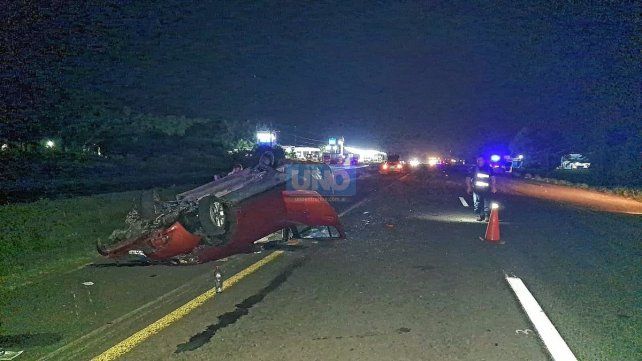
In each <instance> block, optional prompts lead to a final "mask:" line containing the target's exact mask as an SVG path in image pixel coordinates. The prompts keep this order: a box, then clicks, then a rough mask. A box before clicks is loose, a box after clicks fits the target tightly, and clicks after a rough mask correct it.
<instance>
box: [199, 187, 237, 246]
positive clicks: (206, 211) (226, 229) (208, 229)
mask: <svg viewBox="0 0 642 361" xmlns="http://www.w3.org/2000/svg"><path fill="white" fill-rule="evenodd" d="M198 220H199V223H200V225H201V227H202V228H203V231H204V232H205V234H206V235H207V236H209V237H212V236H215V237H219V238H224V237H222V236H224V235H226V234H230V233H232V232H231V231H232V227H234V225H235V224H236V217H235V212H234V209H233V208H232V207H230V206H229V205H228V204H227V203H225V202H224V201H223V200H222V199H220V198H218V197H216V196H214V195H210V196H207V197H204V198H202V199H201V200H200V201H199V202H198Z"/></svg>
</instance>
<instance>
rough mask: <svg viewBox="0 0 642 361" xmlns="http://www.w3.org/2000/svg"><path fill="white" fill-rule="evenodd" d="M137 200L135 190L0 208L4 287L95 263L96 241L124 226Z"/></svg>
mask: <svg viewBox="0 0 642 361" xmlns="http://www.w3.org/2000/svg"><path fill="white" fill-rule="evenodd" d="M137 196H138V192H136V191H133V192H123V193H111V194H102V195H96V196H90V197H75V198H69V199H57V200H49V199H43V200H39V201H36V202H32V203H28V204H10V205H5V206H1V207H0V222H1V223H2V229H3V231H2V232H0V265H1V266H0V280H1V281H2V287H3V288H9V289H10V288H14V287H18V286H20V285H22V284H24V283H26V282H30V281H33V280H37V279H39V278H40V277H42V276H44V275H46V274H49V273H57V272H64V271H66V270H69V269H73V268H75V267H79V266H81V265H83V264H85V263H87V262H89V261H91V260H92V259H94V258H95V257H96V255H97V253H96V248H95V242H96V240H97V239H103V238H106V237H107V236H109V234H111V232H112V231H113V230H114V229H116V228H118V227H121V226H123V225H124V219H125V215H126V214H127V212H128V211H129V209H130V207H131V206H132V204H133V201H134V199H135V198H136V197H137Z"/></svg>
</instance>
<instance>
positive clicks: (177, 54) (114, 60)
mask: <svg viewBox="0 0 642 361" xmlns="http://www.w3.org/2000/svg"><path fill="white" fill-rule="evenodd" d="M529 4H531V5H521V6H516V5H514V4H513V2H505V3H501V4H499V3H497V4H494V5H493V4H487V2H480V3H478V4H476V5H474V4H473V2H470V1H461V2H457V3H455V4H452V3H451V2H404V3H398V2H385V1H380V2H368V3H367V4H365V3H362V2H356V3H354V4H353V3H350V2H346V1H340V2H336V3H332V4H330V3H325V2H324V3H322V4H305V5H303V4H296V3H295V2H292V3H287V4H286V5H281V6H278V5H273V4H268V3H259V4H256V3H246V4H245V5H239V4H232V3H227V2H214V3H211V4H204V3H202V2H200V1H194V2H191V3H188V2H184V1H169V2H164V3H163V5H158V4H154V5H151V4H150V5H140V4H138V5H135V6H133V5H117V6H110V7H101V8H95V9H93V10H92V11H91V13H92V14H93V15H92V17H93V18H94V23H95V24H97V25H95V26H98V27H99V28H100V29H101V31H103V32H104V33H105V34H108V36H106V37H104V38H102V39H101V42H102V44H100V45H99V46H97V47H96V48H97V49H98V51H97V52H96V54H94V55H93V56H94V57H95V58H94V59H93V60H92V61H91V66H92V67H95V68H96V69H97V71H96V73H93V74H92V75H91V77H90V78H88V80H87V82H90V83H91V84H92V86H91V87H92V88H93V89H94V90H97V91H99V92H102V93H105V94H107V95H108V97H109V98H110V99H112V100H113V101H114V102H115V103H120V104H123V105H128V106H130V107H131V108H132V109H136V110H139V111H145V112H153V113H159V114H179V115H180V114H184V115H188V116H223V117H227V118H233V119H252V120H260V121H268V122H273V124H275V125H276V126H277V127H279V128H280V129H282V130H283V136H287V135H288V133H290V134H291V133H297V134H300V135H304V136H307V137H310V138H315V137H316V138H322V137H324V136H327V135H345V136H346V139H347V141H348V142H350V143H351V144H353V145H364V146H381V147H384V148H386V149H389V150H403V149H401V148H408V149H410V150H422V151H424V150H433V149H434V150H437V149H448V148H452V149H455V150H457V149H463V147H464V146H465V145H466V144H476V145H477V144H479V143H482V142H483V141H484V140H485V139H490V140H497V141H503V142H507V141H509V140H510V138H511V137H512V136H513V135H514V134H515V133H516V132H517V131H518V130H519V129H520V128H521V127H522V126H524V125H529V124H541V125H551V126H560V124H562V125H563V126H564V127H566V128H573V127H578V128H579V127H584V126H586V125H587V124H590V122H591V121H596V120H595V119H588V118H587V117H589V118H590V117H591V116H597V115H596V114H597V112H596V111H595V109H596V107H599V104H598V103H599V101H596V100H595V99H596V98H604V97H605V94H606V93H605V90H604V89H606V88H611V89H612V88H613V87H615V88H617V89H629V88H631V89H637V86H636V85H635V84H637V80H635V79H636V78H637V77H638V76H637V75H635V74H638V73H636V72H635V71H633V75H632V76H631V70H630V69H627V68H626V66H625V65H626V64H627V61H628V59H626V57H627V54H631V53H634V51H633V52H632V50H631V49H633V48H635V45H632V44H633V42H634V38H633V34H635V26H636V25H635V21H636V20H635V14H636V13H637V12H638V11H637V10H638V9H637V8H635V7H634V6H633V5H603V6H591V7H589V6H578V5H569V4H566V3H565V4H557V3H556V2H534V3H533V2H529ZM96 59H100V60H96ZM638 75H639V74H638ZM604 84H608V86H605V85H604ZM82 87H85V85H82ZM602 101H604V102H607V101H608V100H606V99H602ZM624 101H625V102H628V101H631V99H628V98H627V99H625V100H624ZM294 125H296V130H295V129H294V128H293V126H294ZM480 135H481V136H480ZM285 140H287V139H285ZM399 140H404V143H403V144H404V145H403V147H402V146H399V145H398V144H399Z"/></svg>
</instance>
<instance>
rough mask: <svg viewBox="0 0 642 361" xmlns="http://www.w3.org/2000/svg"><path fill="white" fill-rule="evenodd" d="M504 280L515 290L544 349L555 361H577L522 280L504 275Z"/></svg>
mask: <svg viewBox="0 0 642 361" xmlns="http://www.w3.org/2000/svg"><path fill="white" fill-rule="evenodd" d="M506 281H507V282H508V284H509V285H510V287H511V288H512V289H513V292H515V295H516V296H517V299H518V300H519V303H521V304H522V308H524V311H525V312H526V314H527V315H528V318H529V319H530V320H531V323H532V324H533V326H535V329H536V330H537V333H538V334H539V338H540V339H541V340H542V342H543V343H544V345H545V346H546V349H547V350H548V352H549V353H550V354H551V357H552V358H553V360H555V361H577V358H575V355H573V352H572V351H571V349H570V348H568V345H567V344H566V342H565V341H564V339H562V336H560V334H559V332H557V329H556V328H555V326H553V323H552V322H551V320H549V319H548V317H547V316H546V314H545V313H544V311H543V310H542V308H541V307H540V305H539V304H538V303H537V300H535V297H533V295H532V294H531V293H530V291H529V290H528V288H526V285H524V282H522V280H521V279H519V278H517V277H509V276H508V275H507V276H506Z"/></svg>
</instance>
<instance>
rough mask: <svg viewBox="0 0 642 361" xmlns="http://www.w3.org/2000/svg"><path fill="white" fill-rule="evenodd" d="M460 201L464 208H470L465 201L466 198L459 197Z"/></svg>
mask: <svg viewBox="0 0 642 361" xmlns="http://www.w3.org/2000/svg"><path fill="white" fill-rule="evenodd" d="M459 200H460V201H461V205H462V206H464V207H468V202H466V200H465V199H464V197H459Z"/></svg>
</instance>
